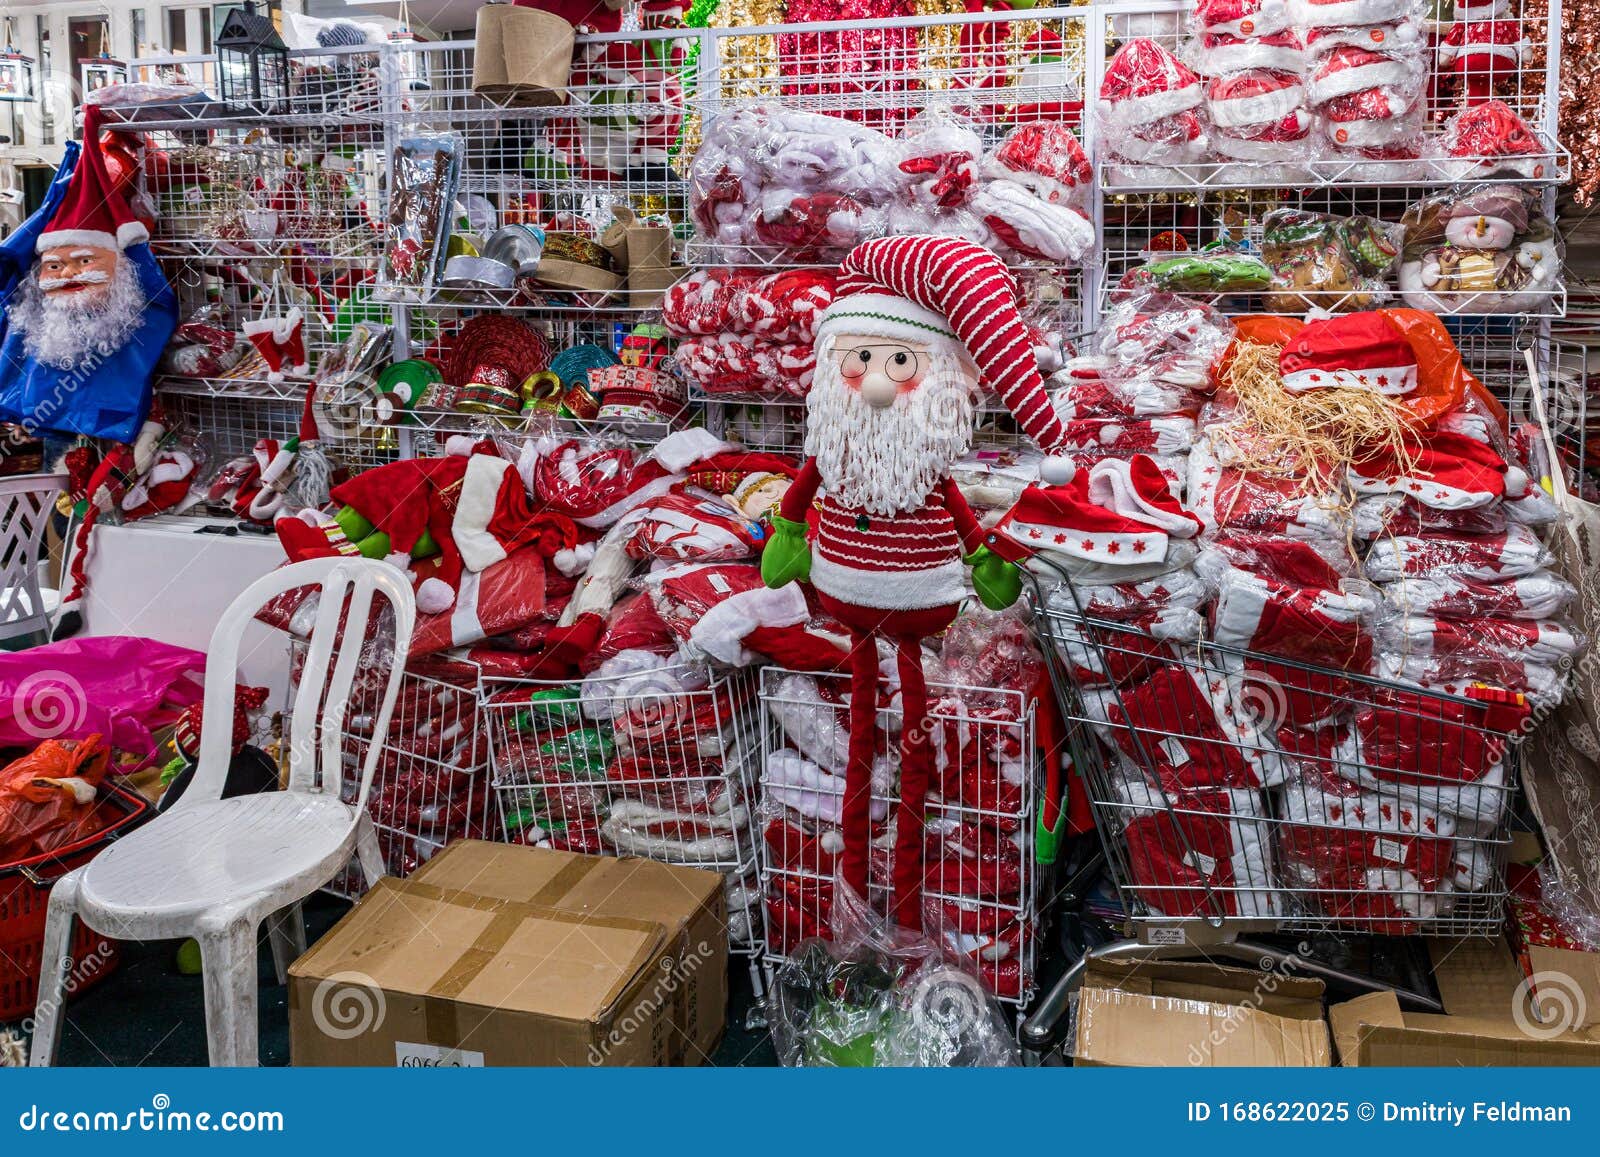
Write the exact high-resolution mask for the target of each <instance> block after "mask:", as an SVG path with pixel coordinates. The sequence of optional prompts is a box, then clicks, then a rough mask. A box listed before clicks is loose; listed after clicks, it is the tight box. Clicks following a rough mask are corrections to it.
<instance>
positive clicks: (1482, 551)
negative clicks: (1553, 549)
mask: <svg viewBox="0 0 1600 1157" xmlns="http://www.w3.org/2000/svg"><path fill="white" fill-rule="evenodd" d="M1554 562H1555V556H1554V555H1552V554H1551V553H1550V551H1549V550H1548V549H1547V548H1546V547H1545V545H1544V543H1543V542H1541V541H1540V540H1539V538H1538V536H1537V535H1535V534H1534V533H1533V532H1532V531H1531V530H1529V529H1528V528H1527V527H1525V526H1522V525H1520V524H1517V523H1512V524H1510V525H1508V526H1507V527H1506V528H1505V529H1504V530H1503V531H1501V532H1500V533H1498V534H1477V535H1463V534H1450V533H1441V532H1431V533H1424V534H1418V535H1392V534H1390V535H1383V536H1382V537H1379V538H1378V539H1377V540H1376V541H1374V542H1373V544H1372V548H1371V549H1370V550H1369V551H1368V552H1367V557H1366V561H1365V563H1364V564H1363V566H1364V568H1365V571H1366V575H1367V578H1369V579H1371V580H1372V581H1373V582H1380V583H1389V582H1396V581H1398V580H1399V579H1403V578H1424V577H1427V576H1430V575H1432V576H1437V575H1450V576H1455V577H1459V578H1468V579H1476V580H1477V581H1479V582H1497V581H1499V580H1501V579H1508V578H1519V577H1522V576H1524V575H1530V574H1533V573H1534V572H1536V571H1539V570H1543V569H1545V568H1547V567H1549V566H1552V565H1554Z"/></svg>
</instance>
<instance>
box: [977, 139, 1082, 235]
mask: <svg viewBox="0 0 1600 1157" xmlns="http://www.w3.org/2000/svg"><path fill="white" fill-rule="evenodd" d="M1091 175H1092V174H1091V170H1090V167H1089V161H1088V159H1087V158H1086V157H1085V156H1084V153H1083V147H1082V146H1081V145H1079V144H1078V139H1077V137H1075V136H1073V134H1072V130H1071V129H1069V128H1067V126H1066V125H1064V124H1062V123H1061V122H1059V121H1038V122H1034V123H1031V124H1024V125H1019V126H1017V127H1016V128H1014V129H1012V130H1011V132H1010V133H1008V134H1007V135H1006V138H1005V140H1003V141H1002V142H1001V143H1000V146H999V147H998V148H997V149H996V150H995V151H994V153H993V154H992V155H991V157H990V158H989V160H988V162H987V165H986V168H985V179H984V180H983V181H982V182H981V183H980V184H979V185H978V187H977V188H976V189H974V190H973V192H972V196H971V199H970V204H969V208H970V209H971V211H972V212H974V213H976V214H977V215H978V217H979V218H980V219H981V221H982V223H983V226H984V228H986V229H987V230H988V231H989V232H990V233H991V234H992V235H993V236H994V238H995V241H996V242H997V243H998V244H999V245H1000V246H1001V247H1003V248H1004V249H1008V250H1010V251H1011V252H1013V253H1016V254H1018V255H1019V256H1022V257H1024V258H1030V259H1043V260H1049V261H1055V262H1067V261H1077V260H1079V259H1080V258H1082V256H1083V255H1084V254H1085V253H1086V252H1088V250H1089V248H1090V247H1091V246H1092V245H1093V244H1094V228H1093V226H1092V225H1091V224H1090V222H1089V219H1088V216H1087V215H1086V214H1085V213H1084V211H1083V209H1082V204H1081V203H1082V201H1083V196H1084V189H1085V187H1086V186H1087V183H1088V181H1089V179H1090V177H1091Z"/></svg>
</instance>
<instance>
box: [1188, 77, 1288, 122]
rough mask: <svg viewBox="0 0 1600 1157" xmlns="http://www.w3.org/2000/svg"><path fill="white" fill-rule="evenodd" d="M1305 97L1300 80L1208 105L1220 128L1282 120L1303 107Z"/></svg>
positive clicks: (1212, 102)
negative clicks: (1301, 103)
mask: <svg viewBox="0 0 1600 1157" xmlns="http://www.w3.org/2000/svg"><path fill="white" fill-rule="evenodd" d="M1304 98H1305V90H1304V89H1302V88H1301V87H1300V86H1299V85H1298V84H1286V85H1284V86H1283V87H1282V88H1280V89H1275V90H1273V91H1271V92H1262V93H1258V94H1257V95H1255V96H1246V97H1232V98H1225V99H1222V100H1212V101H1210V102H1209V105H1208V107H1209V108H1210V110H1211V120H1212V123H1214V124H1215V125H1217V126H1218V127H1219V128H1225V129H1236V128H1242V127H1243V126H1245V125H1269V124H1274V123H1276V122H1278V121H1281V120H1282V119H1283V118H1284V117H1286V116H1288V115H1289V114H1290V113H1292V112H1293V111H1294V110H1295V109H1297V108H1299V107H1300V102H1301V101H1302V100H1303V99H1304Z"/></svg>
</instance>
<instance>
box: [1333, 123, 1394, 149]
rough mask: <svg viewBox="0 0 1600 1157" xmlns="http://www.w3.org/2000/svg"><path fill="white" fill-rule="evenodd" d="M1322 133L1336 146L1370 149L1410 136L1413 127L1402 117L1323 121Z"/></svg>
mask: <svg viewBox="0 0 1600 1157" xmlns="http://www.w3.org/2000/svg"><path fill="white" fill-rule="evenodd" d="M1322 128H1323V131H1324V132H1325V133H1326V134H1327V137H1328V139H1329V140H1330V141H1332V142H1333V143H1334V144H1336V145H1343V146H1344V147H1345V148H1349V149H1372V148H1379V147H1381V146H1383V145H1392V144H1394V143H1395V142H1396V141H1401V140H1404V139H1405V138H1406V137H1408V136H1410V135H1411V133H1412V132H1413V130H1414V129H1415V126H1414V125H1413V124H1412V123H1411V122H1410V121H1408V120H1406V119H1405V118H1404V117H1395V118H1393V119H1390V120H1375V121H1334V120H1329V121H1324V122H1323V124H1322Z"/></svg>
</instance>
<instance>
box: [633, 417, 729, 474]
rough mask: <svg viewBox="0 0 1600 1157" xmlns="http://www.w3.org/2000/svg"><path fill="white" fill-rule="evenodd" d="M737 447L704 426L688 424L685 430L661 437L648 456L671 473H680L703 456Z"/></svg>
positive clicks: (706, 456)
mask: <svg viewBox="0 0 1600 1157" xmlns="http://www.w3.org/2000/svg"><path fill="white" fill-rule="evenodd" d="M737 449H738V447H737V446H735V445H734V444H733V443H731V442H724V441H723V440H722V439H721V438H719V437H717V436H716V435H715V434H713V433H712V432H711V431H710V430H707V429H705V428H704V427H701V426H690V427H689V428H688V429H687V430H678V431H676V432H674V433H671V434H668V435H667V436H666V437H665V438H663V439H661V441H660V442H658V443H657V444H656V448H655V449H654V450H653V451H651V453H650V457H652V458H654V459H655V460H656V461H657V462H659V463H661V465H662V466H664V467H666V468H667V469H668V470H669V471H671V472H672V473H674V474H682V473H683V472H684V471H685V470H687V469H688V468H689V467H690V466H693V465H694V464H695V463H696V462H699V461H700V460H701V459H703V458H709V457H711V455H713V454H724V453H727V452H728V451H730V450H737Z"/></svg>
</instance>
